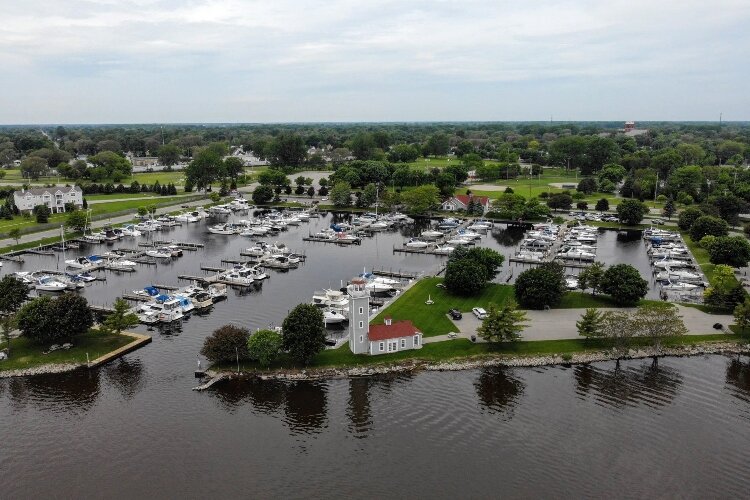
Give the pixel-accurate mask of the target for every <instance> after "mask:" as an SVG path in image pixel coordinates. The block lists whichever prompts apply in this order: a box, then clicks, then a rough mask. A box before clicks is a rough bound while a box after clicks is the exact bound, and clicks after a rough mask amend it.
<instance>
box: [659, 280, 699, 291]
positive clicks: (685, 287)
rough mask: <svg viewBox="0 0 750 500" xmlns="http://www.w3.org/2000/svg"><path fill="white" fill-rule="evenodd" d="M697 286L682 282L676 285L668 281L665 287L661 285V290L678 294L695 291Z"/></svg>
mask: <svg viewBox="0 0 750 500" xmlns="http://www.w3.org/2000/svg"><path fill="white" fill-rule="evenodd" d="M698 286H699V285H695V284H693V283H685V282H682V281H681V282H677V283H672V282H671V281H670V282H668V283H667V284H666V285H662V289H663V290H673V291H678V292H683V291H684V292H687V291H690V290H695V289H696V288H698Z"/></svg>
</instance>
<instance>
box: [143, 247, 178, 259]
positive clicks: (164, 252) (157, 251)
mask: <svg viewBox="0 0 750 500" xmlns="http://www.w3.org/2000/svg"><path fill="white" fill-rule="evenodd" d="M146 255H147V256H148V257H153V258H155V259H171V258H172V251H171V250H170V249H168V248H165V247H158V248H151V249H149V250H146Z"/></svg>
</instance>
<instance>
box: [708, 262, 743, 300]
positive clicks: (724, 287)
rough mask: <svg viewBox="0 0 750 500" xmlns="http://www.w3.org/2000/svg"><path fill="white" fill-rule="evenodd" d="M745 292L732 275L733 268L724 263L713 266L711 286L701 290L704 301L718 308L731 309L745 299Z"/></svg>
mask: <svg viewBox="0 0 750 500" xmlns="http://www.w3.org/2000/svg"><path fill="white" fill-rule="evenodd" d="M746 297H747V292H745V289H744V288H743V286H742V284H741V283H740V282H739V281H737V278H735V276H734V270H733V269H732V268H731V266H728V265H726V264H719V265H717V266H716V267H715V268H714V272H713V278H712V279H711V286H709V287H708V288H707V289H706V291H705V292H703V299H704V302H705V303H706V304H708V305H710V306H714V307H716V308H719V309H725V310H729V311H731V310H733V309H734V308H735V307H736V306H737V304H740V303H742V302H744V301H745V298H746Z"/></svg>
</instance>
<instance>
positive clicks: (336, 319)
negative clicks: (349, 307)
mask: <svg viewBox="0 0 750 500" xmlns="http://www.w3.org/2000/svg"><path fill="white" fill-rule="evenodd" d="M344 321H346V316H344V315H343V314H341V313H340V312H337V311H335V310H333V309H326V310H325V311H323V323H324V324H325V325H339V324H341V323H343V322H344Z"/></svg>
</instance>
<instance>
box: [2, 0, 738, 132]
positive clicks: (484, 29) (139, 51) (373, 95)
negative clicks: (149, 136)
mask: <svg viewBox="0 0 750 500" xmlns="http://www.w3.org/2000/svg"><path fill="white" fill-rule="evenodd" d="M0 12H2V16H1V17H0V19H1V21H0V123H5V124H13V123H169V122H286V121H424V120H549V119H550V117H552V118H553V119H555V120H610V119H611V120H624V119H636V120H715V119H718V116H719V113H720V112H723V114H724V119H725V120H748V119H750V92H749V91H748V90H747V89H748V84H749V83H750V28H748V26H749V25H750V23H749V21H750V1H748V0H713V1H711V2H706V1H705V0H701V1H696V0H679V1H673V0H606V1H601V0H596V1H588V0H570V1H566V0H556V1H549V0H537V1H533V2H530V1H528V0H527V1H520V0H482V1H476V0H461V1H444V0H429V1H422V0H414V1H411V0H400V1H396V0H356V1H354V0H351V1H349V0H325V1H318V0H304V1H302V0H298V1H291V0H264V1H253V0H183V1H178V0H54V1H51V0H23V1H19V0H0Z"/></svg>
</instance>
